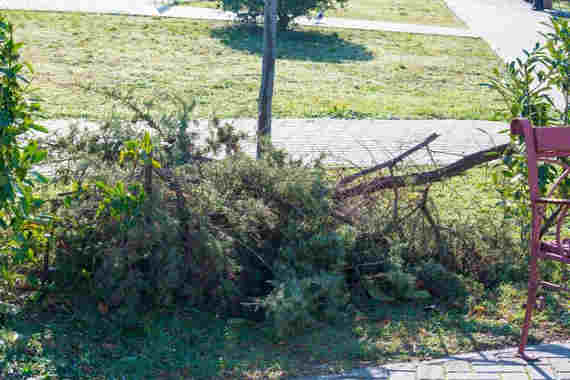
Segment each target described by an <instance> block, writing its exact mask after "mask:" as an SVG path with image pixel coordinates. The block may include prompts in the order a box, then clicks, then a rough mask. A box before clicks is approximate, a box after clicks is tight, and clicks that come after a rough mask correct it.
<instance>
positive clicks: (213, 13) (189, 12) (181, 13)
mask: <svg viewBox="0 0 570 380" xmlns="http://www.w3.org/2000/svg"><path fill="white" fill-rule="evenodd" d="M159 13H160V14H161V15H162V16H167V17H185V18H195V19H205V20H235V19H236V17H235V15H234V14H233V13H231V12H224V11H222V10H219V9H211V8H196V7H187V6H175V7H169V6H163V7H161V8H159ZM295 22H296V23H297V24H299V25H304V26H318V27H325V28H347V29H362V30H382V31H386V32H402V33H415V34H433V35H441V36H457V37H474V38H476V37H478V36H477V35H476V34H475V33H473V32H472V31H470V30H468V29H461V28H450V27H442V26H433V25H416V24H402V23H393V22H381V21H370V20H355V19H347V18H334V17H324V18H323V19H322V20H320V21H319V22H316V21H315V20H314V19H312V18H308V17H298V18H296V19H295Z"/></svg>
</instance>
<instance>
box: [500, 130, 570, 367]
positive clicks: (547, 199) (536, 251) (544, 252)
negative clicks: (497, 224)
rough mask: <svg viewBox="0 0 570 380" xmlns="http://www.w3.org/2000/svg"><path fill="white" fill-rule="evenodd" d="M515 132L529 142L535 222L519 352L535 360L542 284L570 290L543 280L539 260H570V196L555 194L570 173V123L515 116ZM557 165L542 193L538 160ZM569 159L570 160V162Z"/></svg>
mask: <svg viewBox="0 0 570 380" xmlns="http://www.w3.org/2000/svg"><path fill="white" fill-rule="evenodd" d="M511 134H514V135H519V136H523V137H524V140H525V143H526V156H527V164H528V184H529V188H530V202H531V208H532V225H531V238H530V258H529V280H528V298H527V303H526V315H525V319H524V324H523V329H522V336H521V341H520V345H519V355H520V356H521V357H522V358H523V359H525V360H533V359H534V358H532V357H531V356H529V355H528V354H526V353H525V346H526V343H527V339H528V332H529V328H530V324H531V319H532V312H533V309H534V307H535V304H536V292H537V290H538V287H539V286H542V287H544V288H548V289H552V290H562V291H567V292H569V291H570V290H569V289H568V287H565V286H562V285H556V284H552V283H549V282H546V281H540V279H539V274H538V269H537V264H538V261H539V260H555V261H559V262H561V263H563V264H570V239H565V238H563V237H561V232H562V229H563V226H564V219H565V218H566V216H567V214H568V208H569V207H570V199H561V198H553V196H560V194H559V193H558V192H557V191H556V190H557V189H559V187H560V184H561V183H562V182H563V181H564V180H565V179H566V178H567V177H568V175H569V174H570V165H569V164H568V163H570V160H566V162H565V159H564V157H570V127H545V128H535V127H533V126H532V125H531V123H530V122H529V121H528V120H526V119H515V120H513V121H512V122H511ZM539 162H544V163H548V164H552V165H557V166H558V167H560V169H561V174H560V176H559V177H558V178H557V179H556V180H555V181H554V182H553V183H552V185H551V186H550V187H549V189H548V190H547V193H546V194H545V196H542V195H541V193H540V189H539V184H538V163H539ZM567 162H568V163H567ZM549 204H554V205H557V206H558V207H560V211H559V213H558V216H557V218H556V224H555V237H554V240H550V241H548V240H546V239H543V235H541V229H542V227H543V226H544V219H545V218H544V217H545V210H546V207H547V206H548V205H549Z"/></svg>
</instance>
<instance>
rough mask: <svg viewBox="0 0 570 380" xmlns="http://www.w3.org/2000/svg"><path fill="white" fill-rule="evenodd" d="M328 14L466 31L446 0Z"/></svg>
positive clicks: (391, 2)
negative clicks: (450, 27) (449, 27)
mask: <svg viewBox="0 0 570 380" xmlns="http://www.w3.org/2000/svg"><path fill="white" fill-rule="evenodd" d="M173 3H174V2H173ZM174 4H175V5H188V6H191V7H205V8H217V6H218V3H217V2H216V1H184V0H179V1H178V2H175V3H174ZM325 15H326V16H327V17H346V18H354V19H362V20H374V21H389V22H399V23H409V24H420V25H440V26H452V27H457V28H466V26H465V24H464V23H463V22H462V21H461V20H459V19H458V18H457V17H455V15H454V14H453V12H452V11H451V10H450V9H449V8H448V7H447V5H446V4H445V1H444V0H349V1H348V6H346V7H344V8H340V9H338V10H336V11H327V12H326V13H325Z"/></svg>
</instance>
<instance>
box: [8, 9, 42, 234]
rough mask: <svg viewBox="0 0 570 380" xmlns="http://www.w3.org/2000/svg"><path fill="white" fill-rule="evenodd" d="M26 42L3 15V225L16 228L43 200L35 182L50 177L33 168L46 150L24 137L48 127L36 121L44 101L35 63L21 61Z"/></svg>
mask: <svg viewBox="0 0 570 380" xmlns="http://www.w3.org/2000/svg"><path fill="white" fill-rule="evenodd" d="M22 46H23V44H22V43H18V42H16V41H15V40H14V27H13V25H12V24H11V23H10V22H9V21H7V20H6V18H5V17H4V16H3V15H0V83H1V88H2V91H1V93H0V227H3V228H6V227H8V226H11V227H13V228H14V229H15V230H16V231H17V230H18V228H19V227H20V226H21V225H22V223H23V222H24V221H25V220H27V218H28V216H29V215H30V213H31V212H32V210H33V209H35V208H37V207H39V206H40V205H41V203H42V200H41V199H37V198H35V197H34V194H33V192H32V186H33V184H34V182H35V181H37V180H40V181H42V182H45V181H46V180H45V178H43V176H41V175H40V174H39V173H37V172H31V171H30V170H31V168H32V166H33V165H36V164H38V163H40V162H41V161H43V159H44V158H45V156H46V153H45V151H42V150H41V149H39V148H38V145H37V142H36V141H35V140H33V139H30V138H29V137H30V136H28V139H27V140H23V139H22V138H23V137H24V136H25V135H27V134H29V133H30V132H32V131H41V132H46V131H47V130H46V129H45V128H43V127H41V126H40V125H38V124H36V123H35V122H34V118H36V117H38V115H39V112H40V105H39V103H38V102H37V100H35V99H34V98H33V96H32V92H31V88H30V87H29V84H30V80H29V79H28V78H27V75H28V74H31V73H32V72H33V70H32V67H31V66H30V65H29V64H28V63H26V62H21V61H20V50H21V49H22ZM30 174H31V175H33V177H32V176H30ZM6 222H8V223H6Z"/></svg>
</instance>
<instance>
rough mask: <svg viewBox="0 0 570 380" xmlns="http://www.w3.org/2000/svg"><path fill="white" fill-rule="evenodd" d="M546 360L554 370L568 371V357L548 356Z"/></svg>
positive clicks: (569, 367) (569, 369)
mask: <svg viewBox="0 0 570 380" xmlns="http://www.w3.org/2000/svg"><path fill="white" fill-rule="evenodd" d="M548 362H549V363H550V365H551V366H552V368H554V370H555V371H562V372H570V360H569V359H560V358H549V359H548Z"/></svg>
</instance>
